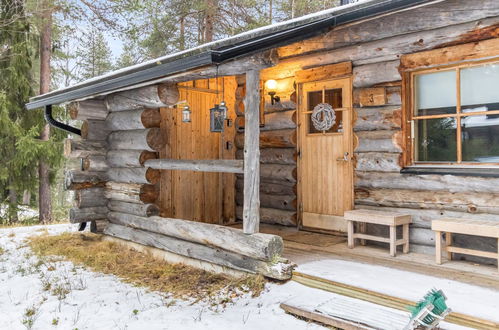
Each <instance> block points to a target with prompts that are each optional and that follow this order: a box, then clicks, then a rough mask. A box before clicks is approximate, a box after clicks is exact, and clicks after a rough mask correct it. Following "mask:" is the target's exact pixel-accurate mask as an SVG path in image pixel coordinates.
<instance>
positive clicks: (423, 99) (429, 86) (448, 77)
mask: <svg viewBox="0 0 499 330" xmlns="http://www.w3.org/2000/svg"><path fill="white" fill-rule="evenodd" d="M415 84H416V97H415V102H416V104H415V115H416V116H426V115H439V114H450V113H456V98H457V96H456V71H455V70H452V71H442V72H435V73H426V74H418V75H416V77H415Z"/></svg>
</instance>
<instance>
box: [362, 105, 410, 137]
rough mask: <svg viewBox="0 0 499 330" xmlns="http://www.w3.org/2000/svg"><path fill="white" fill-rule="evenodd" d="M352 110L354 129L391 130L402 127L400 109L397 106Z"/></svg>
mask: <svg viewBox="0 0 499 330" xmlns="http://www.w3.org/2000/svg"><path fill="white" fill-rule="evenodd" d="M354 110H355V115H356V120H355V123H354V126H353V130H354V131H376V130H393V129H400V128H401V127H402V110H401V108H400V107H398V106H387V107H378V108H369V109H365V108H364V109H362V108H356V109H354Z"/></svg>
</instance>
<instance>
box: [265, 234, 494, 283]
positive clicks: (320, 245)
mask: <svg viewBox="0 0 499 330" xmlns="http://www.w3.org/2000/svg"><path fill="white" fill-rule="evenodd" d="M260 231H261V232H264V233H269V234H275V235H279V236H281V237H282V238H283V239H284V243H285V244H284V246H285V248H284V257H285V258H288V259H289V260H291V261H293V262H295V263H296V264H303V263H307V262H311V261H318V260H324V259H341V260H350V261H357V262H363V263H369V264H374V265H379V266H386V267H392V268H396V269H400V270H406V271H410V272H416V273H421V274H426V275H431V276H437V277H441V278H448V279H452V280H456V281H460V282H465V283H469V284H474V285H480V286H484V287H490V288H494V289H499V273H498V272H497V267H495V266H486V265H478V264H474V263H471V262H467V261H445V262H444V263H443V264H442V265H437V264H435V257H434V256H433V255H427V254H421V253H413V252H411V253H408V254H403V253H402V252H398V253H397V256H396V257H390V255H389V251H388V247H386V248H383V247H378V246H372V245H371V246H369V245H368V246H356V247H355V248H354V249H349V248H347V246H346V237H341V236H334V235H331V234H320V233H311V232H306V231H298V230H297V229H296V228H289V227H283V226H272V225H261V227H260Z"/></svg>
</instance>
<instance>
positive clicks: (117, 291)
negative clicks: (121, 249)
mask: <svg viewBox="0 0 499 330" xmlns="http://www.w3.org/2000/svg"><path fill="white" fill-rule="evenodd" d="M45 229H46V230H48V231H49V233H50V234H57V233H61V232H64V231H75V230H76V228H75V227H74V226H71V225H51V226H34V227H19V228H8V229H0V247H1V248H3V249H4V250H5V253H4V254H3V255H0V329H12V330H16V329H26V327H25V326H24V325H23V324H22V321H23V319H27V318H26V316H25V312H26V310H27V309H29V308H31V307H32V306H35V309H36V313H35V315H34V325H33V329H76V328H78V329H79V330H82V329H106V330H107V329H137V330H139V329H140V330H143V329H148V330H155V329H259V330H262V329H286V330H293V329H322V327H320V326H319V325H316V324H313V323H307V322H304V321H301V320H299V319H297V318H295V317H293V316H290V315H287V314H285V313H284V311H283V310H281V308H280V307H279V304H280V303H281V302H283V301H287V300H289V299H290V298H292V297H294V296H296V295H301V296H306V295H307V294H309V291H308V290H309V288H306V287H303V286H301V285H300V284H298V283H294V282H288V283H286V284H284V285H279V284H268V285H267V287H266V291H265V292H264V293H262V295H261V296H260V297H257V298H251V297H250V296H243V297H241V298H238V299H237V300H236V301H235V303H234V304H232V305H228V306H227V308H226V309H224V310H218V311H217V310H215V309H214V308H213V307H212V306H211V305H210V303H208V302H199V303H195V304H193V303H192V302H191V301H181V300H173V299H170V298H168V297H167V296H165V295H163V294H158V293H154V292H148V291H147V290H146V289H143V288H139V287H134V286H132V285H129V284H126V283H123V282H121V281H119V280H118V279H117V278H116V277H114V276H110V275H104V274H99V273H94V272H91V271H88V270H85V269H84V268H82V267H75V266H74V265H73V264H72V263H70V262H54V263H51V264H49V265H42V266H40V267H39V269H37V261H38V260H37V258H36V257H34V256H32V255H31V254H30V250H29V248H28V247H26V246H25V244H24V240H25V239H26V238H27V237H29V236H32V235H35V234H41V233H43V231H44V230H45ZM89 253H91V251H89ZM48 267H50V268H51V269H52V268H53V270H52V271H49V270H48ZM56 278H59V280H58V282H57V281H55V279H56ZM47 279H51V280H53V281H54V282H56V283H59V282H60V283H61V284H64V286H66V287H70V288H71V290H70V292H69V294H68V295H67V297H66V298H65V299H61V300H59V299H58V298H57V297H56V296H54V295H51V294H50V293H49V292H47V291H44V290H43V285H44V283H45V282H46V281H47ZM324 294H325V293H324ZM134 311H135V312H134ZM54 319H55V320H58V324H57V325H52V322H53V320H54Z"/></svg>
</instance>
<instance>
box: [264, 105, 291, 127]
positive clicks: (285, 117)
mask: <svg viewBox="0 0 499 330" xmlns="http://www.w3.org/2000/svg"><path fill="white" fill-rule="evenodd" d="M294 128H296V110H289V111H276V112H272V113H267V114H265V124H264V125H263V127H261V128H260V131H274V130H278V129H294Z"/></svg>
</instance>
